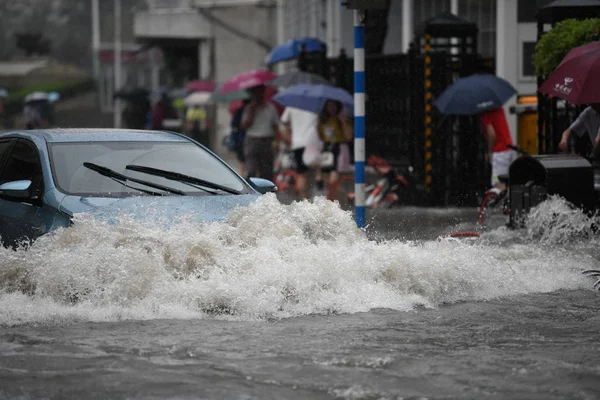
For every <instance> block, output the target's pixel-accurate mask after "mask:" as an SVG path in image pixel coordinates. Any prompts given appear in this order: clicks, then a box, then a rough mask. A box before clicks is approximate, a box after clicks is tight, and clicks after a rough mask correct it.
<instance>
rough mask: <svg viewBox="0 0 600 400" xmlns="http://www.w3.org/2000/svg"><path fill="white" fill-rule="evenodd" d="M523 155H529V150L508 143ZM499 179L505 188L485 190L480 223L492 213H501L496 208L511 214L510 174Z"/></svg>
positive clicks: (502, 212) (503, 213) (500, 176)
mask: <svg viewBox="0 0 600 400" xmlns="http://www.w3.org/2000/svg"><path fill="white" fill-rule="evenodd" d="M506 146H507V147H508V148H510V149H512V150H515V151H516V152H517V153H519V154H521V155H525V156H527V155H529V153H528V152H526V151H525V150H523V149H521V148H520V147H518V146H514V145H511V144H507V145H506ZM498 180H499V181H500V182H501V183H503V184H504V185H505V188H504V189H498V188H495V187H493V188H490V189H488V190H487V191H486V192H485V195H484V197H483V200H482V201H481V203H480V205H479V216H478V223H479V224H480V225H481V224H483V223H485V221H486V220H487V219H488V218H489V216H490V215H491V214H500V212H497V211H496V210H501V214H502V215H510V185H509V176H508V175H499V176H498Z"/></svg>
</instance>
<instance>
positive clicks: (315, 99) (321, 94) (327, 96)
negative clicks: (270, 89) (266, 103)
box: [273, 83, 354, 113]
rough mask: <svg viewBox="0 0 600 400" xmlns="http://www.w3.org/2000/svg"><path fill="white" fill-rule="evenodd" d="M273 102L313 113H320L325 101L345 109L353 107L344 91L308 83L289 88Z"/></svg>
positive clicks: (350, 96) (351, 100) (350, 99)
mask: <svg viewBox="0 0 600 400" xmlns="http://www.w3.org/2000/svg"><path fill="white" fill-rule="evenodd" d="M273 100H275V101H276V102H278V103H279V104H281V105H284V106H286V107H294V108H299V109H301V110H306V111H311V112H314V113H318V112H320V111H321V109H322V108H323V105H324V104H325V102H327V100H335V101H339V102H340V103H342V105H343V106H344V108H345V109H352V108H353V107H354V98H353V97H352V95H351V94H350V93H348V92H347V91H345V90H344V89H340V88H337V87H334V86H329V85H311V84H308V83H302V84H300V85H294V86H290V87H289V88H287V89H286V90H284V91H282V92H279V93H278V94H277V95H275V97H273Z"/></svg>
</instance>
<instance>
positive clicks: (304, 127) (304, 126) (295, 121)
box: [281, 107, 318, 198]
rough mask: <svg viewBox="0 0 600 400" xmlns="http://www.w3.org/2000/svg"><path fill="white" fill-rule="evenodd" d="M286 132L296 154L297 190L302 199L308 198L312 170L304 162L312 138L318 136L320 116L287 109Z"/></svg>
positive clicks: (285, 113)
mask: <svg viewBox="0 0 600 400" xmlns="http://www.w3.org/2000/svg"><path fill="white" fill-rule="evenodd" d="M281 122H282V124H283V126H284V128H285V132H286V133H287V134H288V135H289V136H290V148H291V150H292V151H293V153H294V161H295V166H294V169H295V171H296V172H297V173H298V182H297V188H298V191H299V194H300V196H301V197H302V198H307V197H308V190H307V181H308V173H309V171H310V168H309V167H308V165H306V164H305V163H304V161H303V157H302V156H303V154H304V150H305V148H306V145H307V144H308V141H309V139H310V138H311V137H313V136H316V135H317V123H318V115H317V114H315V113H313V112H309V111H304V110H301V109H298V108H294V107H286V108H285V110H284V111H283V115H282V116H281Z"/></svg>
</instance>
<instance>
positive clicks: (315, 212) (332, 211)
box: [0, 196, 600, 399]
mask: <svg viewBox="0 0 600 400" xmlns="http://www.w3.org/2000/svg"><path fill="white" fill-rule="evenodd" d="M371 218H372V219H371V223H370V225H369V227H368V229H367V231H366V232H364V231H361V230H358V229H357V228H356V227H355V225H354V222H353V221H352V218H351V216H350V214H348V213H345V212H343V211H341V210H339V209H338V208H337V207H335V205H334V204H332V203H329V202H327V201H320V200H317V201H315V202H314V203H308V202H303V203H293V204H291V205H281V204H279V203H278V202H277V200H276V199H275V198H274V197H273V196H265V197H264V198H263V199H261V200H260V201H258V202H257V203H255V204H253V205H251V206H250V207H246V208H243V209H237V210H235V211H234V212H233V213H232V214H231V215H230V216H229V218H228V220H227V221H225V222H222V223H201V222H197V221H195V220H194V219H193V218H192V217H191V216H190V217H189V218H188V217H186V216H182V219H181V220H180V221H176V222H175V223H173V224H171V225H168V226H165V225H163V224H159V223H157V222H156V221H139V220H135V219H130V218H123V219H122V220H119V221H118V222H117V223H112V224H109V223H104V222H100V221H96V220H93V219H91V218H89V217H85V216H83V217H82V218H80V219H79V220H78V221H77V222H76V224H75V226H74V227H73V228H70V229H68V230H65V231H61V232H57V233H56V234H54V235H51V236H48V237H45V238H43V239H42V240H40V241H39V242H37V243H36V244H35V245H34V246H33V247H32V248H31V249H29V250H28V251H18V252H13V251H8V250H2V254H0V256H1V257H0V282H1V285H2V292H1V293H0V398H23V399H28V398H48V399H54V398H57V399H58V398H61V399H62V398H68V399H70V398H73V399H75V398H98V399H103V398H113V399H153V398H156V399H165V398H177V399H182V398H184V399H187V398H189V399H196V398H206V399H213V398H214V399H221V398H232V399H265V398H273V399H275V398H277V399H282V398H285V399H318V398H327V399H330V398H343V399H410V398H414V399H420V398H429V399H481V398H498V399H506V398H522V399H564V398H569V399H594V398H598V397H600V342H599V341H598V329H599V328H600V301H599V300H600V297H599V295H598V293H597V292H595V291H593V290H592V285H593V283H594V280H593V279H591V278H589V277H586V276H584V275H583V274H582V273H581V272H582V271H583V270H585V269H590V268H598V267H599V265H600V262H599V261H598V259H599V257H600V246H599V245H600V241H599V240H598V238H597V237H596V236H594V235H592V234H591V233H590V231H589V222H590V221H589V220H588V219H586V218H587V217H585V216H583V215H580V214H577V213H571V211H569V210H568V208H566V207H565V205H564V204H563V203H562V202H560V201H558V200H553V201H551V202H548V203H547V204H544V205H543V206H542V207H540V209H539V210H536V212H535V213H534V214H533V215H532V218H531V221H530V223H529V224H528V228H527V229H526V230H523V231H519V232H512V231H509V230H507V229H505V228H503V227H497V228H496V227H492V228H489V230H488V231H486V232H484V233H483V234H482V237H481V238H479V239H476V240H474V239H451V238H450V239H439V240H438V237H439V236H442V235H445V234H448V233H450V232H452V231H456V230H472V229H475V228H476V227H475V225H474V220H475V219H476V211H475V210H465V209H456V210H433V209H417V208H405V209H396V210H390V211H382V212H378V213H376V214H374V215H372V216H371Z"/></svg>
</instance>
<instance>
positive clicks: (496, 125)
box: [479, 108, 515, 191]
mask: <svg viewBox="0 0 600 400" xmlns="http://www.w3.org/2000/svg"><path fill="white" fill-rule="evenodd" d="M479 118H480V121H481V126H482V128H483V134H484V135H485V137H486V139H487V143H488V156H489V157H490V161H491V164H492V187H493V188H494V189H497V190H498V191H501V190H504V189H506V185H505V184H504V183H502V182H500V180H499V179H498V176H500V175H508V167H510V164H511V163H512V161H513V160H514V158H515V152H514V151H513V150H512V149H510V148H509V147H507V146H506V145H512V144H513V141H512V138H511V137H510V130H509V128H508V122H507V121H506V114H505V113H504V109H503V108H494V109H492V110H488V111H484V112H482V113H481V114H480V116H479Z"/></svg>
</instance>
